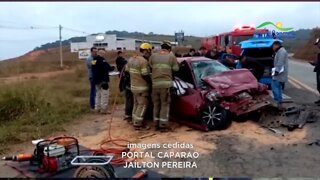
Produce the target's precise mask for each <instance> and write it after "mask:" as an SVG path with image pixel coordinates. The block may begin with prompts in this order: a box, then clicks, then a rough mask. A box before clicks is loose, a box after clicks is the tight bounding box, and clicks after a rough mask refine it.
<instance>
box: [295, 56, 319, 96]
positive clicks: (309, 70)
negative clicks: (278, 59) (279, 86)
mask: <svg viewBox="0 0 320 180" xmlns="http://www.w3.org/2000/svg"><path fill="white" fill-rule="evenodd" d="M289 83H291V84H293V85H294V86H300V88H305V89H307V90H309V91H310V92H312V93H315V94H317V84H316V74H315V72H313V66H312V65H310V64H309V63H308V62H305V61H301V60H293V59H290V60H289ZM297 88H298V87H297Z"/></svg>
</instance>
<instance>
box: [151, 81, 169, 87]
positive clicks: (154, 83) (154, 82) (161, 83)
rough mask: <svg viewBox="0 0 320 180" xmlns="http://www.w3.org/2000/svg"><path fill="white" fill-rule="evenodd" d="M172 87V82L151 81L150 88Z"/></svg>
mask: <svg viewBox="0 0 320 180" xmlns="http://www.w3.org/2000/svg"><path fill="white" fill-rule="evenodd" d="M162 85H165V86H172V81H153V82H152V86H162Z"/></svg>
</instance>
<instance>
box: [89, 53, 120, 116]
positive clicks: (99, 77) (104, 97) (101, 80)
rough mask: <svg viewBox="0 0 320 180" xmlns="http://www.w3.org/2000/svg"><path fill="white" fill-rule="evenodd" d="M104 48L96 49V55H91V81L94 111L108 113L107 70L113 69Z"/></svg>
mask: <svg viewBox="0 0 320 180" xmlns="http://www.w3.org/2000/svg"><path fill="white" fill-rule="evenodd" d="M104 55H105V51H104V50H99V51H98V56H96V57H93V59H92V61H91V67H92V76H93V82H94V84H95V86H96V90H97V92H96V99H95V101H96V103H95V111H96V112H100V113H102V114H110V113H109V112H107V108H108V103H109V72H110V71H113V70H114V69H115V67H114V66H110V65H109V63H108V62H107V61H106V59H105V58H104V57H103V56H104Z"/></svg>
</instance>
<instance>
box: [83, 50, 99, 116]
mask: <svg viewBox="0 0 320 180" xmlns="http://www.w3.org/2000/svg"><path fill="white" fill-rule="evenodd" d="M90 52H91V55H90V56H89V57H88V58H87V59H86V65H87V69H88V78H89V81H90V100H89V102H90V109H91V110H92V111H93V110H94V108H95V96H96V86H95V84H94V82H93V76H92V64H91V61H92V60H93V58H95V57H97V56H98V49H97V48H96V47H92V48H91V49H90Z"/></svg>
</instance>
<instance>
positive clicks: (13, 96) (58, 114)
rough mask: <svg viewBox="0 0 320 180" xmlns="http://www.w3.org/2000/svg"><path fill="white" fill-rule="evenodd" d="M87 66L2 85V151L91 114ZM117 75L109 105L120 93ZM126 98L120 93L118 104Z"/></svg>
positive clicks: (112, 80) (0, 109)
mask: <svg viewBox="0 0 320 180" xmlns="http://www.w3.org/2000/svg"><path fill="white" fill-rule="evenodd" d="M86 73H87V72H86V69H85V66H84V65H83V66H80V67H78V69H76V71H75V73H69V74H63V75H59V76H55V77H50V78H45V79H28V80H24V81H22V82H17V83H13V84H8V85H0V89H1V91H0V154H2V153H5V152H6V151H7V150H8V148H7V147H8V145H12V144H18V143H22V142H25V141H30V140H32V139H37V138H43V137H47V136H48V135H51V134H54V133H57V132H59V131H64V130H65V126H64V125H65V123H66V122H72V121H77V120H78V118H79V117H81V116H83V115H85V114H87V113H89V87H90V85H89V81H88V78H87V74H86ZM118 82H119V78H118V76H113V77H111V82H110V88H111V89H110V103H109V104H110V105H109V107H110V108H111V106H112V104H113V102H114V98H115V96H116V94H117V93H118V91H119V90H118ZM123 101H124V99H123V98H122V97H120V96H118V104H121V103H123Z"/></svg>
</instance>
